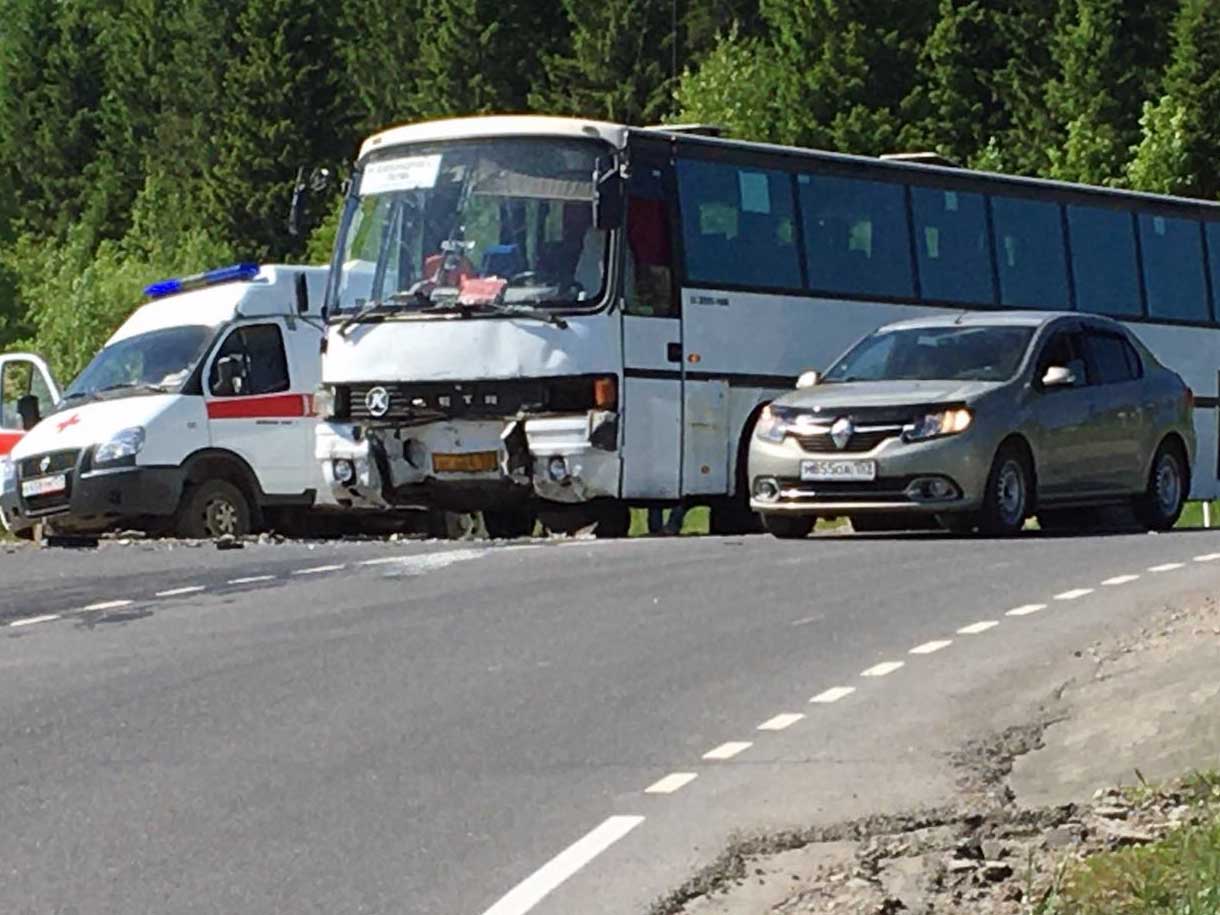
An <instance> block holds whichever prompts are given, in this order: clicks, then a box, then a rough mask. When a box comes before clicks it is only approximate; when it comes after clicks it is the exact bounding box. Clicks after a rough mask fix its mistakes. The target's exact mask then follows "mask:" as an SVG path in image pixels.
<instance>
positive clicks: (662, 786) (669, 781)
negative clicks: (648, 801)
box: [644, 772, 698, 794]
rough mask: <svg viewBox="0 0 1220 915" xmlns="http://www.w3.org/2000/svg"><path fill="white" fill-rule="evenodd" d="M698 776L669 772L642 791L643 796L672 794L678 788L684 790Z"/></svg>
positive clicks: (692, 773) (689, 773)
mask: <svg viewBox="0 0 1220 915" xmlns="http://www.w3.org/2000/svg"><path fill="white" fill-rule="evenodd" d="M696 778H698V776H697V775H696V774H695V773H694V772H671V773H669V775H667V776H665V777H664V778H662V779H659V780H657V781H655V782H653V783H652V784H651V785H649V786H648V787H647V788H645V789H644V793H645V794H673V793H674V792H675V791H677V790H678V789H679V788H685V787H686V786H687V785H689V784H690V783H691V782H693V781H694V780H695V779H696Z"/></svg>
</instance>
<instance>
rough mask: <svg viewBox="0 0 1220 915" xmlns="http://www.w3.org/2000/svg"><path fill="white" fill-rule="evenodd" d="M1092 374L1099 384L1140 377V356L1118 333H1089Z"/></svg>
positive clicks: (1116, 382)
mask: <svg viewBox="0 0 1220 915" xmlns="http://www.w3.org/2000/svg"><path fill="white" fill-rule="evenodd" d="M1088 345H1089V365H1090V374H1092V375H1095V376H1096V380H1097V383H1098V384H1119V383H1121V382H1124V381H1134V380H1135V379H1136V378H1139V377H1140V364H1139V357H1138V356H1137V355H1136V354H1135V350H1134V349H1133V348H1132V346H1131V344H1130V343H1128V342H1127V341H1126V340H1124V339H1123V338H1122V337H1120V336H1119V335H1118V334H1106V333H1098V332H1093V333H1090V334H1089V335H1088Z"/></svg>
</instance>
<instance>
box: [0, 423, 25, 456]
mask: <svg viewBox="0 0 1220 915" xmlns="http://www.w3.org/2000/svg"><path fill="white" fill-rule="evenodd" d="M23 435H25V433H24V432H6V431H4V430H3V429H0V456H3V455H6V454H8V453H9V452H10V451H12V450H13V447H14V446H15V445H16V444H17V443H18V442H19V441H21V436H23Z"/></svg>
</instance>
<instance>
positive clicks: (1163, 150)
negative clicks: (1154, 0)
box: [1128, 0, 1220, 200]
mask: <svg viewBox="0 0 1220 915" xmlns="http://www.w3.org/2000/svg"><path fill="white" fill-rule="evenodd" d="M1218 115H1220V5H1217V4H1216V3H1215V2H1214V0H1184V2H1183V4H1182V10H1181V12H1180V13H1179V15H1178V18H1177V20H1176V22H1175V24H1174V48H1173V59H1172V62H1171V63H1170V65H1169V69H1168V70H1167V71H1166V74H1165V82H1164V89H1163V94H1162V95H1161V97H1160V98H1159V99H1158V100H1157V101H1155V102H1149V103H1148V104H1147V105H1145V107H1144V115H1143V118H1142V119H1141V126H1142V127H1143V138H1142V140H1141V142H1140V144H1139V146H1138V147H1137V148H1136V150H1135V155H1134V158H1133V159H1132V162H1131V165H1130V168H1129V170H1128V177H1129V179H1130V181H1131V184H1132V185H1133V186H1134V187H1137V188H1139V189H1141V190H1147V191H1159V192H1161V193H1168V194H1184V195H1187V196H1191V197H1202V198H1206V199H1208V200H1215V199H1218V198H1220V117H1218Z"/></svg>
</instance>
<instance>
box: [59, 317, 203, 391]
mask: <svg viewBox="0 0 1220 915" xmlns="http://www.w3.org/2000/svg"><path fill="white" fill-rule="evenodd" d="M215 332H216V329H215V328H213V327H205V326H198V325H193V324H187V325H179V326H177V327H164V328H161V329H160V330H153V331H149V332H148V333H143V334H136V335H135V336H133V337H126V338H124V339H122V340H119V341H117V342H115V343H111V344H110V345H108V346H106V347H105V348H104V349H102V351H101V352H99V353H98V354H97V355H96V356H94V357H93V360H92V361H91V362H90V363H89V364H88V365H87V366H85V370H84V371H83V372H81V373H80V375H78V376H77V378H76V380H75V381H73V382H72V384H71V385H70V386H69V388H68V390H67V392H65V394H64V396H63V401H62V403H64V404H68V403H72V402H74V401H80V400H81V399H84V398H102V397H108V396H116V397H117V396H124V395H129V394H143V393H176V392H177V391H179V390H181V388H182V386H183V385H184V384H185V383H186V380H187V379H188V378H189V377H190V375H191V372H192V370H194V368H195V365H196V364H197V363H198V362H199V360H200V358H202V356H203V354H204V352H206V350H207V347H208V343H209V342H210V341H211V339H212V337H213V335H214V334H215Z"/></svg>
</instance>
